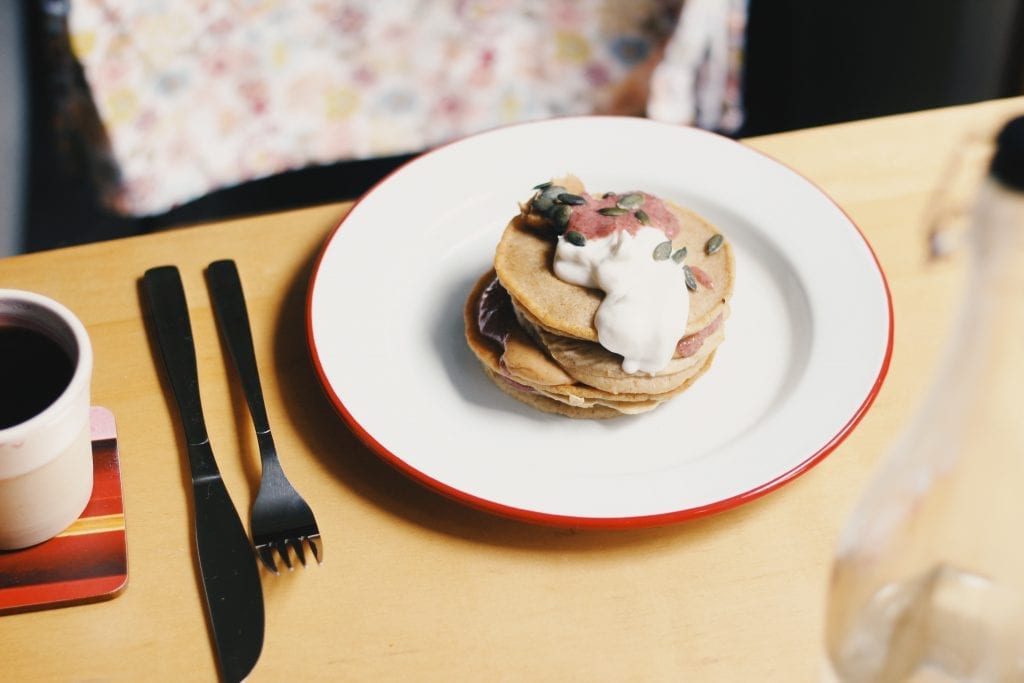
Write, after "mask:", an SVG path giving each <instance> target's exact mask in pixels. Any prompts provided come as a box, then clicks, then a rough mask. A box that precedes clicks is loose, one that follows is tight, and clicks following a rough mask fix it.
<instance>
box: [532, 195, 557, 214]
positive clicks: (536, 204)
mask: <svg viewBox="0 0 1024 683" xmlns="http://www.w3.org/2000/svg"><path fill="white" fill-rule="evenodd" d="M554 205H555V203H554V202H553V201H551V200H550V199H548V198H547V197H545V196H544V195H539V196H537V197H534V198H533V202H532V203H531V204H530V206H531V207H532V208H533V210H534V211H536V212H537V213H543V214H546V213H547V212H548V211H550V210H551V207H553V206H554Z"/></svg>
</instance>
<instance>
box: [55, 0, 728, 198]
mask: <svg viewBox="0 0 1024 683" xmlns="http://www.w3.org/2000/svg"><path fill="white" fill-rule="evenodd" d="M745 16H746V0H687V2H686V5H683V4H682V1H681V0H629V1H628V2H627V1H625V0H387V1H386V2H373V1H372V0H310V1H308V2H306V1H304V2H294V1H289V0H149V1H148V2H144V3H140V2H136V1H134V0H74V2H73V3H72V6H71V13H70V16H69V22H68V27H69V33H70V36H71V45H72V51H73V53H74V56H75V57H76V59H77V60H78V62H79V63H80V64H81V66H82V69H83V72H84V74H85V77H86V81H87V83H88V86H89V90H90V93H91V96H92V99H93V102H94V104H95V107H96V110H97V112H98V114H99V118H100V122H101V124H102V127H103V130H104V133H105V137H106V141H107V147H106V149H105V150H100V151H103V152H105V153H107V154H109V155H110V157H111V161H112V162H113V163H112V165H113V167H115V168H116V170H117V174H116V180H115V179H113V178H112V179H111V181H110V182H108V183H106V185H105V187H104V192H105V199H106V201H107V203H108V204H109V205H110V206H111V207H113V208H114V209H116V210H118V211H120V212H122V213H125V214H131V215H146V214H154V213H160V212H163V211H166V210H168V209H170V208H173V207H174V206H176V205H178V204H181V203H183V202H186V201H188V200H190V199H193V198H196V197H198V196H201V195H203V194H206V193H207V192H210V191H212V190H214V189H217V188H220V187H225V186H229V185H234V184H237V183H239V182H243V181H246V180H251V179H255V178H260V177H264V176H268V175H271V174H276V173H280V172H282V171H287V170H292V169H296V168H301V167H304V166H308V165H311V164H326V163H333V162H336V161H341V160H349V159H362V158H368V157H378V156H387V155H392V154H399V153H407V152H418V151H421V150H424V149H427V148H430V147H432V146H434V145H437V144H439V143H442V142H445V141H447V140H451V139H453V138H456V137H459V136H462V135H466V134H469V133H473V132H477V131H481V130H485V129H488V128H492V127H495V126H499V125H503V124H507V123H513V122H519V121H524V120H531V119H539V118H544V117H550V116H558V115H566V114H588V113H627V114H644V113H645V111H646V112H648V113H649V114H650V115H652V116H653V115H656V116H658V117H659V118H664V119H667V120H672V121H676V122H679V123H699V124H700V125H702V126H704V127H708V128H719V129H724V130H727V131H728V130H730V129H735V128H736V127H738V125H739V122H740V120H741V108H740V98H739V88H738V82H739V69H740V64H741V59H740V55H741V54H742V36H743V30H744V23H745ZM652 74H653V75H654V79H653V80H652Z"/></svg>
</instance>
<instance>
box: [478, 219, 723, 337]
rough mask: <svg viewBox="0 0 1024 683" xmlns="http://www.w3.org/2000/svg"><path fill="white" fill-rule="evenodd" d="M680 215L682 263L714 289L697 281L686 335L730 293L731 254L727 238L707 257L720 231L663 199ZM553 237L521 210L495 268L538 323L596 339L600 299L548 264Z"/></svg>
mask: <svg viewBox="0 0 1024 683" xmlns="http://www.w3.org/2000/svg"><path fill="white" fill-rule="evenodd" d="M665 204H666V206H667V207H668V208H669V209H670V210H671V211H672V212H673V213H674V214H675V215H676V216H677V218H678V219H679V223H680V227H681V230H680V232H679V234H678V235H676V237H675V239H673V240H672V244H673V248H674V249H679V248H681V247H684V246H685V247H686V248H687V251H688V255H687V257H686V263H687V265H689V266H690V267H691V268H693V267H694V266H696V268H698V269H699V270H700V271H703V272H704V273H706V274H707V276H708V278H709V281H710V282H711V283H712V284H713V288H709V287H705V286H698V289H697V291H696V292H694V293H693V294H692V295H691V296H690V317H689V318H688V320H687V327H686V334H692V333H693V332H696V331H698V330H700V329H703V328H704V327H706V326H707V325H708V324H710V323H711V321H712V320H714V319H715V318H716V317H718V315H719V314H720V313H721V312H722V306H723V304H725V303H726V302H727V301H728V300H729V298H730V297H731V296H732V288H733V278H734V272H733V271H734V268H735V264H734V258H733V254H732V247H731V245H730V244H729V243H728V242H727V241H726V242H725V243H724V244H723V245H722V248H721V249H719V250H718V251H717V252H716V253H714V254H713V255H711V256H708V255H707V254H705V253H704V244H705V243H706V242H707V241H708V239H710V238H711V237H712V235H715V234H717V233H718V230H717V229H716V228H715V227H714V226H713V225H712V224H711V223H709V222H708V221H707V220H705V219H704V218H702V217H701V216H700V215H698V214H697V213H695V212H693V211H690V210H688V209H684V208H682V207H679V206H676V205H674V204H672V203H671V202H665ZM554 253H555V242H554V240H552V239H551V238H550V236H548V235H547V234H545V233H544V232H543V231H539V230H536V229H534V228H532V227H530V226H529V224H528V222H527V220H526V219H525V218H524V215H523V214H520V215H518V216H516V217H515V218H513V219H512V220H511V222H509V224H508V226H507V227H506V228H505V231H504V233H503V234H502V237H501V241H499V243H498V248H497V250H496V252H495V255H494V269H495V270H496V271H497V273H498V279H499V280H501V284H502V285H503V286H504V287H505V289H506V290H508V293H509V294H510V295H511V296H512V298H513V299H515V301H517V302H518V303H519V304H520V305H521V306H522V308H523V309H524V310H526V311H527V312H528V313H529V314H530V315H531V316H533V317H534V318H535V319H536V320H537V321H538V322H539V323H540V324H541V325H542V326H544V327H545V328H547V329H549V330H551V331H552V332H554V333H556V334H560V335H563V336H568V337H575V338H577V339H585V340H587V341H593V342H596V341H597V328H596V327H595V326H594V315H595V314H596V313H597V308H598V306H600V305H601V301H603V299H604V296H603V294H602V293H601V292H600V291H599V290H596V289H589V288H586V287H579V286H577V285H573V284H569V283H568V282H564V281H562V280H560V279H558V278H557V277H556V276H555V274H554V272H553V271H552V269H551V264H552V263H553V261H554Z"/></svg>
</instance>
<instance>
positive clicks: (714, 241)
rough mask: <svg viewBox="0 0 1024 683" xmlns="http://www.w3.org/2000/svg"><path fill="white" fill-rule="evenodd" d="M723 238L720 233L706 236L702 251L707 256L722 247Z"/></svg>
mask: <svg viewBox="0 0 1024 683" xmlns="http://www.w3.org/2000/svg"><path fill="white" fill-rule="evenodd" d="M723 241H724V238H723V237H722V236H721V235H718V234H715V235H712V236H711V237H710V238H708V241H707V243H706V244H705V245H704V253H705V254H707V255H708V256H711V254H714V253H715V252H716V251H718V250H719V249H721V248H722V242H723Z"/></svg>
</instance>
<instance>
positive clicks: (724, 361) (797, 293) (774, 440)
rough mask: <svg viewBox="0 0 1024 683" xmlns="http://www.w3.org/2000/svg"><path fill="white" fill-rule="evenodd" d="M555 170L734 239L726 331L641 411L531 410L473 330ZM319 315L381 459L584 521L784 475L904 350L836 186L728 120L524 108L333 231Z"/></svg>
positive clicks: (332, 374)
mask: <svg viewBox="0 0 1024 683" xmlns="http://www.w3.org/2000/svg"><path fill="white" fill-rule="evenodd" d="M564 173H574V174H576V175H578V176H579V177H580V178H581V179H582V180H583V182H584V184H586V185H587V187H588V188H591V189H592V190H593V191H604V190H616V191H626V190H634V189H642V190H646V191H649V192H653V193H655V194H658V195H661V196H663V197H667V198H669V199H672V200H674V201H675V202H677V203H679V204H683V205H686V206H689V207H691V208H693V209H695V210H697V211H699V212H700V213H702V214H704V215H705V216H706V217H708V218H709V219H711V220H712V221H713V222H714V223H716V224H717V225H718V227H719V228H720V230H721V231H722V233H723V234H725V236H726V237H727V238H728V239H729V240H731V242H732V244H733V247H734V251H735V257H736V285H735V294H734V296H733V299H732V302H731V307H732V315H731V317H730V318H729V320H728V322H727V324H726V333H727V337H726V341H725V342H724V343H723V345H722V346H721V347H720V350H719V352H718V354H717V357H716V359H715V362H714V364H713V365H712V367H711V369H710V371H709V372H708V373H707V374H706V375H705V376H704V377H703V378H701V379H700V380H699V381H698V382H697V383H696V384H695V385H694V386H693V387H692V388H691V389H690V390H688V391H687V392H685V393H683V394H682V395H680V396H679V397H677V398H675V399H673V400H672V401H670V402H669V403H667V404H665V405H663V406H661V407H660V408H658V409H656V410H655V411H653V412H650V413H647V414H645V415H640V416H635V417H621V418H616V419H613V420H594V421H591V420H572V419H569V418H564V417H560V416H555V415H549V414H546V413H541V412H538V411H536V410H533V409H531V408H529V407H527V406H526V405H524V404H521V403H519V402H518V401H515V400H513V399H511V398H509V397H508V396H506V395H505V394H504V393H502V392H501V391H500V390H498V388H497V387H495V386H494V385H493V384H492V383H491V382H490V381H489V380H488V379H487V378H486V377H485V376H484V373H483V371H482V369H481V368H480V366H479V364H478V362H477V360H476V357H475V356H474V355H473V354H472V353H471V352H470V351H469V349H468V348H467V346H466V343H465V340H464V337H463V324H462V307H463V302H464V301H465V299H466V296H467V294H468V293H469V290H470V287H471V286H472V284H473V283H474V281H475V280H476V279H477V278H478V277H479V276H480V275H482V274H483V273H484V272H485V271H486V270H487V269H488V268H489V267H490V264H491V261H492V259H493V256H494V248H495V245H496V244H497V242H498V239H499V237H500V235H501V232H502V230H503V229H504V227H505V225H506V223H507V222H508V221H509V219H510V218H511V217H512V216H513V215H514V214H515V213H516V211H517V209H518V206H517V203H518V202H520V201H524V200H526V199H527V198H528V197H529V196H530V194H531V189H530V188H531V187H532V186H533V185H535V184H537V183H540V182H543V181H544V180H547V179H548V178H550V177H552V176H557V175H561V174H564ZM307 316H308V333H309V342H310V346H311V349H312V356H313V359H314V364H315V365H316V368H317V371H318V373H319V375H320V379H321V381H322V382H323V384H324V386H325V388H326V390H327V394H328V396H329V397H330V398H331V400H332V401H333V402H334V404H335V406H336V407H337V408H338V410H339V411H340V413H341V414H342V416H343V417H344V418H345V420H346V421H347V422H348V423H349V425H350V426H351V427H352V429H353V430H354V431H355V432H356V433H357V434H358V435H359V436H360V437H361V438H362V439H363V440H364V441H365V442H366V443H367V444H368V445H369V446H370V447H371V448H372V449H374V450H375V451H376V452H377V453H379V454H380V455H381V456H382V457H383V458H384V459H385V460H387V461H389V462H390V463H392V464H393V465H395V466H397V467H398V468H399V469H400V470H402V471H404V472H405V473H407V474H409V475H411V476H413V477H414V478H415V479H417V480H419V481H421V482H423V483H424V484H426V485H428V486H430V487H433V488H435V489H437V490H438V491H440V492H442V493H445V494H447V495H450V496H452V497H454V498H456V499H458V500H461V501H464V502H466V503H469V504H471V505H474V506H476V507H479V508H482V509H485V510H489V511H491V512H496V513H499V514H504V515H509V516H513V517H517V518H520V519H525V520H529V521H534V522H542V523H550V524H559V525H568V526H579V527H630V526H643V525H653V524H663V523H667V522H673V521H678V520H682V519H686V518H690V517H695V516H698V515H703V514H708V513H711V512H717V511H720V510H724V509H727V508H730V507H733V506H735V505H739V504H741V503H744V502H746V501H749V500H751V499H753V498H755V497H757V496H759V495H761V494H764V493H766V492H768V491H770V490H772V489H774V488H777V487H778V486H780V485H782V484H783V483H785V482H787V481H789V480H791V479H792V478H794V477H795V476H797V475H798V474H800V473H802V472H803V471H805V470H807V469H808V468H809V467H810V466H811V465H813V464H814V463H816V462H818V461H819V460H820V459H822V458H823V457H824V456H825V455H826V454H827V453H828V452H829V451H831V450H832V449H833V448H835V446H836V445H837V444H838V443H839V442H840V441H841V440H842V439H843V437H844V436H845V435H846V434H847V433H848V432H849V431H850V430H851V429H852V428H853V426H854V425H855V424H856V422H857V421H858V420H859V419H860V417H861V416H862V415H863V413H864V411H865V410H866V409H867V407H868V406H869V405H870V403H871V401H872V400H873V398H874V396H875V394H876V393H877V392H878V389H879V388H880V385H881V383H882V379H883V377H884V376H885V372H886V369H887V367H888V363H889V356H890V353H891V349H892V306H891V301H890V298H889V292H888V287H887V284H886V282H885V278H884V275H883V274H882V272H881V270H880V268H879V265H878V262H877V260H876V259H875V256H874V254H873V253H872V251H871V248H870V247H869V246H868V244H867V242H866V241H865V240H864V238H863V236H862V235H861V234H860V232H859V231H858V230H857V228H856V227H855V226H854V225H853V223H852V222H851V221H850V220H849V218H848V217H847V216H846V215H845V214H844V213H843V211H842V210H840V209H839V208H838V207H837V206H836V205H835V204H834V203H833V202H832V201H831V200H830V199H829V198H828V197H826V196H825V195H824V194H822V192H821V191H819V190H818V189H817V188H815V186H814V185H812V184H811V183H809V182H808V181H807V180H805V179H804V178H802V177H800V176H798V175H797V174H795V173H793V172H792V171H790V170H789V169H787V168H786V167H784V166H782V165H781V164H779V163H778V162H776V161H773V160H772V159H770V158H768V157H766V156H764V155H762V154H760V153H758V152H755V151H753V150H751V149H750V148H748V147H745V146H743V145H742V144H738V143H736V142H734V141H732V140H729V139H728V138H724V137H721V136H717V135H714V134H711V133H707V132H704V131H701V130H698V129H692V128H686V127H677V126H669V125H665V124H659V123H655V122H652V121H650V120H646V119H640V118H617V117H585V118H563V119H554V120H548V121H543V122H537V123H529V124H522V125H517V126H512V127H508V128H503V129H499V130H495V131H491V132H488V133H484V134H481V135H477V136H473V137H469V138H466V139H463V140H461V141H458V142H456V143H453V144H450V145H448V146H445V147H442V148H439V149H437V150H435V151H432V152H430V153H428V154H426V155H424V156H421V157H419V158H417V159H415V160H413V161H411V162H410V163H408V164H407V165H405V166H403V167H402V168H400V169H399V170H397V171H396V172H395V173H393V174H392V175H391V176H389V177H388V178H387V179H385V180H384V181H383V182H381V183H380V184H379V185H377V186H376V187H375V188H373V189H372V190H371V191H370V192H369V193H367V194H366V195H365V196H364V197H363V198H362V199H361V200H360V201H359V203H358V204H357V205H356V206H355V207H354V208H353V209H352V211H351V212H350V213H349V214H348V215H347V216H346V217H345V218H344V220H343V221H342V222H341V224H340V225H339V226H338V229H336V230H335V231H334V233H333V234H332V235H331V236H330V238H329V239H328V240H327V242H326V244H325V246H324V248H323V251H322V253H321V255H320V259H319V262H318V264H317V266H316V268H315V271H314V275H313V278H312V282H311V285H310V292H309V298H308V310H307Z"/></svg>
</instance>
